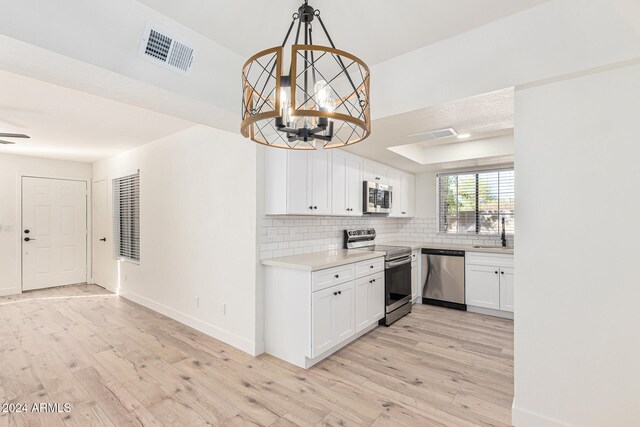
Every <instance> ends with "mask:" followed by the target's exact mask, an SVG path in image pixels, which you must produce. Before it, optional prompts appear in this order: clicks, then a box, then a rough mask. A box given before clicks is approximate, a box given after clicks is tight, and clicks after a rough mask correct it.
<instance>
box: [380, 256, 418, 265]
mask: <svg viewBox="0 0 640 427" xmlns="http://www.w3.org/2000/svg"><path fill="white" fill-rule="evenodd" d="M410 262H411V255H407V256H406V257H404V258H400V259H397V260H394V261H387V262H386V263H385V264H384V268H393V267H398V266H399V265H404V264H409V263H410Z"/></svg>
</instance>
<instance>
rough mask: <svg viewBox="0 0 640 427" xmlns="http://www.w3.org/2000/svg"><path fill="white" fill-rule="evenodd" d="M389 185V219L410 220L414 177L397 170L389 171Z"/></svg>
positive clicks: (412, 209) (412, 206)
mask: <svg viewBox="0 0 640 427" xmlns="http://www.w3.org/2000/svg"><path fill="white" fill-rule="evenodd" d="M389 185H390V186H391V190H392V193H391V194H392V199H391V213H390V214H389V216H391V217H399V218H411V217H413V216H414V210H415V209H414V205H415V203H414V193H415V177H414V176H413V175H412V174H410V173H407V172H403V171H399V170H397V169H390V170H389Z"/></svg>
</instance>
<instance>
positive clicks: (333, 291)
mask: <svg viewBox="0 0 640 427" xmlns="http://www.w3.org/2000/svg"><path fill="white" fill-rule="evenodd" d="M354 294H355V288H354V282H353V281H351V282H347V283H344V284H342V285H337V286H333V287H331V288H327V289H323V290H321V291H317V292H314V293H313V295H312V297H311V313H312V322H311V324H312V325H313V326H312V327H313V330H312V335H311V336H312V357H314V356H317V355H319V354H322V353H324V352H325V351H327V350H329V349H330V348H331V347H333V346H335V345H336V344H339V343H340V342H342V341H343V340H345V339H347V338H349V337H350V336H351V335H353V334H354V333H355V331H356V324H355V313H354V309H353V304H354V301H355V300H354Z"/></svg>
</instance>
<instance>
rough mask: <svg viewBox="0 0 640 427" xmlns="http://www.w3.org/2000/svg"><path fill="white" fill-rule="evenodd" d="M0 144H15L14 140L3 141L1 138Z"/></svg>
mask: <svg viewBox="0 0 640 427" xmlns="http://www.w3.org/2000/svg"><path fill="white" fill-rule="evenodd" d="M0 144H15V142H11V141H3V140H1V139H0Z"/></svg>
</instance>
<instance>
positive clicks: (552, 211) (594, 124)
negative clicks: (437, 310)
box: [513, 65, 640, 427]
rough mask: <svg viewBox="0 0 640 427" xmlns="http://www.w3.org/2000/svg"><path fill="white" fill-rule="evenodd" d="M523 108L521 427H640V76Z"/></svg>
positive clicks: (586, 86)
mask: <svg viewBox="0 0 640 427" xmlns="http://www.w3.org/2000/svg"><path fill="white" fill-rule="evenodd" d="M515 108H516V135H515V136H516V139H515V141H516V151H515V167H516V171H517V174H516V188H517V193H516V205H517V207H518V222H519V223H520V224H524V226H521V227H518V245H517V247H516V252H515V264H516V266H515V275H516V276H515V284H516V289H515V299H516V301H515V305H516V306H517V307H518V309H517V313H516V318H515V404H514V413H513V421H514V424H515V425H516V426H518V427H527V426H559V425H574V426H630V425H637V424H638V420H639V419H640V363H638V361H639V360H640V329H639V328H640V310H639V309H638V301H640V281H639V280H638V267H637V263H638V246H637V242H638V239H639V238H640V228H639V227H638V220H637V217H638V212H639V208H640V204H639V203H638V197H637V196H638V184H639V183H640V168H639V167H638V159H640V143H639V138H638V113H639V112H640V66H638V65H636V66H629V67H626V68H621V69H617V70H613V71H607V72H602V73H600V74H595V75H590V76H585V77H580V78H576V79H573V80H569V81H564V82H559V83H554V84H549V85H546V86H540V87H535V88H530V89H526V90H518V91H517V92H516V105H515Z"/></svg>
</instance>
